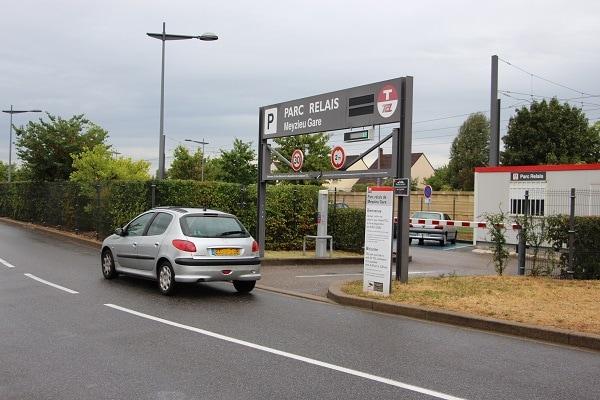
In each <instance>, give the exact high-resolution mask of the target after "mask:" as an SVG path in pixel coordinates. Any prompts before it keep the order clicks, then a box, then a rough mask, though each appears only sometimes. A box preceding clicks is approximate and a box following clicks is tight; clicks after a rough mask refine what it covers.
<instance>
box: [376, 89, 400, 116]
mask: <svg viewBox="0 0 600 400" xmlns="http://www.w3.org/2000/svg"><path fill="white" fill-rule="evenodd" d="M397 107H398V91H397V90H396V88H395V87H393V86H392V85H386V86H384V87H383V88H382V89H381V90H380V91H379V95H378V96H377V110H378V111H379V115H381V116H382V117H383V118H388V117H391V116H392V115H393V114H394V112H395V111H396V108H397Z"/></svg>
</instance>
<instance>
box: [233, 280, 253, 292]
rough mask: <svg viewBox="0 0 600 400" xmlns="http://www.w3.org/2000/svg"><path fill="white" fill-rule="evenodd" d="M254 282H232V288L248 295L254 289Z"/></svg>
mask: <svg viewBox="0 0 600 400" xmlns="http://www.w3.org/2000/svg"><path fill="white" fill-rule="evenodd" d="M255 285H256V281H233V287H234V288H235V290H237V291H238V292H240V293H248V292H251V291H252V289H254V286H255Z"/></svg>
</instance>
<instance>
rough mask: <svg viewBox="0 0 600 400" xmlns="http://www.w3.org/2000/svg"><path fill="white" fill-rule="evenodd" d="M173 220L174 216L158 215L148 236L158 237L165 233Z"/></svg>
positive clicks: (149, 229)
mask: <svg viewBox="0 0 600 400" xmlns="http://www.w3.org/2000/svg"><path fill="white" fill-rule="evenodd" d="M172 220H173V216H172V215H171V214H167V213H158V214H157V215H156V218H154V220H152V223H151V224H150V227H149V228H148V232H147V233H146V236H156V235H162V234H163V233H165V231H166V230H167V228H168V227H169V224H170V223H171V221H172Z"/></svg>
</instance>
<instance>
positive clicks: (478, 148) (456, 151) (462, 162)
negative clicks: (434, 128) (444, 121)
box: [446, 113, 490, 191]
mask: <svg viewBox="0 0 600 400" xmlns="http://www.w3.org/2000/svg"><path fill="white" fill-rule="evenodd" d="M489 156H490V121H489V120H488V119H487V117H486V116H485V115H484V114H482V113H475V114H471V115H470V116H469V118H467V120H466V121H465V122H464V123H463V124H462V125H461V127H460V129H459V131H458V135H457V136H456V138H454V141H453V142H452V147H450V161H449V162H448V171H447V173H446V178H447V182H448V183H449V184H450V186H451V187H452V188H453V189H457V190H466V191H472V190H474V188H475V167H481V166H484V165H487V164H488V161H489Z"/></svg>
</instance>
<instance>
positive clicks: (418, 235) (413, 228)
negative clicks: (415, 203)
mask: <svg viewBox="0 0 600 400" xmlns="http://www.w3.org/2000/svg"><path fill="white" fill-rule="evenodd" d="M412 220H413V222H411V223H410V224H409V229H408V238H409V239H408V242H409V243H412V241H413V239H416V240H418V241H419V244H421V245H422V244H423V243H424V241H425V240H437V241H438V242H440V246H445V245H446V243H447V242H450V243H452V244H455V243H456V237H457V236H458V230H457V229H456V227H455V226H451V225H442V224H422V223H419V222H418V220H437V221H444V220H445V221H451V220H452V218H450V216H449V215H448V214H445V213H442V212H435V211H417V212H415V213H414V214H413V216H412ZM415 220H416V221H415Z"/></svg>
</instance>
